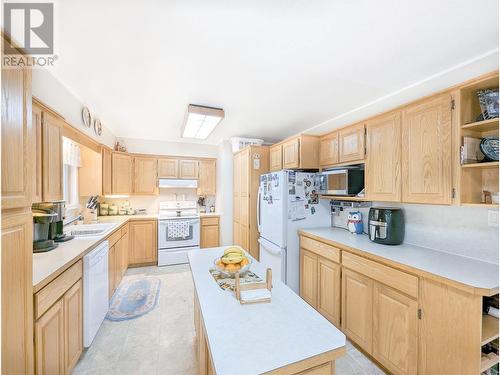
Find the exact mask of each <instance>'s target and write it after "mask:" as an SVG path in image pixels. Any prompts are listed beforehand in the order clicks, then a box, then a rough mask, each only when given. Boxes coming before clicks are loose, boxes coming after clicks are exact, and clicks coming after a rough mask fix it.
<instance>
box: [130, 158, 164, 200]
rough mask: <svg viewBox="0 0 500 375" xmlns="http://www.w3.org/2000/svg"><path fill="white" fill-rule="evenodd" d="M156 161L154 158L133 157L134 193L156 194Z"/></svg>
mask: <svg viewBox="0 0 500 375" xmlns="http://www.w3.org/2000/svg"><path fill="white" fill-rule="evenodd" d="M157 163H158V161H157V159H156V158H150V157H144V156H135V157H134V194H138V195H139V194H140V195H155V194H158V171H157Z"/></svg>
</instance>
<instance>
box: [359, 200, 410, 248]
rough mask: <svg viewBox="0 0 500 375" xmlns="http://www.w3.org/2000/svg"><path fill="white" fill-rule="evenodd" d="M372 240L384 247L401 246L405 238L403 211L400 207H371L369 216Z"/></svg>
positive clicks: (369, 230)
mask: <svg viewBox="0 0 500 375" xmlns="http://www.w3.org/2000/svg"><path fill="white" fill-rule="evenodd" d="M368 234H369V236H370V240H372V241H373V242H377V243H381V244H384V245H400V244H401V243H403V239H404V236H405V223H404V215H403V210H402V209H401V208H398V207H371V208H370V212H369V214H368Z"/></svg>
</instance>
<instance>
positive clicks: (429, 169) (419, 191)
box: [402, 94, 452, 204]
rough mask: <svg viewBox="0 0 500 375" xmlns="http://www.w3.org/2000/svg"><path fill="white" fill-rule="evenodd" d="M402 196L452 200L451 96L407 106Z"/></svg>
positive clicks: (433, 201)
mask: <svg viewBox="0 0 500 375" xmlns="http://www.w3.org/2000/svg"><path fill="white" fill-rule="evenodd" d="M402 121H403V125H402V127H403V130H402V132H403V145H402V176H403V185H402V192H403V195H402V199H403V202H408V203H431V204H450V203H451V178H452V176H451V96H450V95H448V94H442V95H438V96H435V97H432V98H430V99H428V100H425V101H422V102H419V103H417V104H413V105H411V106H408V107H406V108H405V109H403V116H402Z"/></svg>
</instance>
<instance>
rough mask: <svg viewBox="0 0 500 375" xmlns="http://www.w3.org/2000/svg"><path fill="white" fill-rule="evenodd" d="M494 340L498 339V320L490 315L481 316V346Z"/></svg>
mask: <svg viewBox="0 0 500 375" xmlns="http://www.w3.org/2000/svg"><path fill="white" fill-rule="evenodd" d="M496 338H498V319H497V318H495V317H494V316H491V315H483V323H482V330H481V345H486V344H487V343H489V342H491V341H493V340H495V339H496Z"/></svg>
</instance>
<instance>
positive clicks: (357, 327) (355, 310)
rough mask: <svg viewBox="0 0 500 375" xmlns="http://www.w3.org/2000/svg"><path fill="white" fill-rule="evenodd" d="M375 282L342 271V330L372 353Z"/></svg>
mask: <svg viewBox="0 0 500 375" xmlns="http://www.w3.org/2000/svg"><path fill="white" fill-rule="evenodd" d="M372 288H373V280H371V279H370V278H368V277H366V276H364V275H361V274H359V273H357V272H354V271H351V270H348V269H345V268H344V269H343V270H342V329H343V330H344V332H345V333H346V334H347V335H348V336H349V338H350V339H352V340H353V341H354V342H356V343H357V344H358V345H359V346H360V347H361V348H363V349H364V350H366V351H367V352H368V353H371V348H372V302H373V300H372V298H373V292H372Z"/></svg>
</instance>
